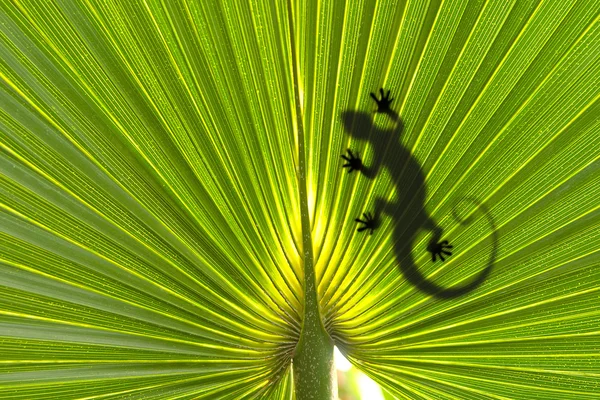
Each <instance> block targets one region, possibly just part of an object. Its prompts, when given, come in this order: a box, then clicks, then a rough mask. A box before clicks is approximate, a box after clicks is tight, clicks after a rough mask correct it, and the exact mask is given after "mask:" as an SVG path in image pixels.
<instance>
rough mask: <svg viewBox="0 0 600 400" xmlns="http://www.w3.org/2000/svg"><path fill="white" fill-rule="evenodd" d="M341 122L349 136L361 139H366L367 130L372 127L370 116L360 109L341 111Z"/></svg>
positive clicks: (367, 135)
mask: <svg viewBox="0 0 600 400" xmlns="http://www.w3.org/2000/svg"><path fill="white" fill-rule="evenodd" d="M342 123H343V124H344V128H345V129H346V132H348V134H349V135H350V136H352V137H353V138H356V139H362V140H366V139H368V137H369V132H370V131H371V128H372V127H373V121H372V119H371V116H370V115H369V114H367V113H365V112H360V111H344V112H342Z"/></svg>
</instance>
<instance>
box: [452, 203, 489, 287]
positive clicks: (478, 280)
mask: <svg viewBox="0 0 600 400" xmlns="http://www.w3.org/2000/svg"><path fill="white" fill-rule="evenodd" d="M461 201H467V202H470V203H473V204H474V205H475V206H476V207H477V209H476V211H475V212H473V213H471V215H469V216H467V217H466V218H460V217H459V216H458V213H457V210H456V207H455V208H454V210H453V211H452V217H453V218H454V220H456V222H458V223H459V224H461V225H469V224H470V223H472V222H473V219H474V217H475V216H476V215H477V214H479V213H482V214H483V215H484V216H485V218H486V219H487V221H488V224H489V227H490V239H491V244H492V249H491V251H490V254H489V257H488V259H487V262H486V265H485V267H484V269H483V270H482V271H481V272H480V273H479V275H477V276H476V277H475V279H473V280H472V281H471V282H469V283H467V284H465V285H462V286H459V287H453V288H449V289H444V291H443V292H442V296H441V297H456V296H458V295H461V294H464V293H467V292H470V291H471V290H474V289H476V288H477V287H478V286H479V285H481V284H482V283H483V282H484V281H485V280H486V279H487V278H488V277H489V275H490V273H491V272H492V268H493V266H494V263H495V262H496V257H497V254H498V230H497V228H496V223H495V222H494V218H493V217H492V214H491V213H490V211H489V210H488V208H487V207H486V206H485V205H484V204H482V203H481V202H479V201H478V200H477V199H475V198H473V197H465V198H463V199H462V200H461ZM444 295H445V296H444Z"/></svg>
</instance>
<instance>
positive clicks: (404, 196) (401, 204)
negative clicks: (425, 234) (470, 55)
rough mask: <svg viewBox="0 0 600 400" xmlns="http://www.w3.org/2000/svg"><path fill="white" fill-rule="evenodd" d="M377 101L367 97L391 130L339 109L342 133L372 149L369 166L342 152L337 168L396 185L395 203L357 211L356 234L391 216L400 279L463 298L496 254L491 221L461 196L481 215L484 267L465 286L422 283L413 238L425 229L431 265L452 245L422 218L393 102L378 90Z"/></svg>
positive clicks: (421, 190)
mask: <svg viewBox="0 0 600 400" xmlns="http://www.w3.org/2000/svg"><path fill="white" fill-rule="evenodd" d="M380 93H381V99H378V98H377V96H376V95H375V94H374V93H371V97H372V98H373V99H374V100H375V102H376V103H377V106H378V108H377V110H376V112H377V113H383V114H387V115H389V116H390V117H391V118H392V120H393V121H394V122H395V127H393V128H392V129H389V130H385V129H380V128H378V127H377V126H375V125H374V124H373V121H372V118H371V115H370V114H369V113H366V112H360V111H344V112H343V113H342V122H343V124H344V128H345V129H346V131H347V132H348V133H349V134H350V135H351V136H352V137H354V138H356V139H359V140H361V141H367V142H368V143H369V144H370V145H371V147H372V149H373V155H374V156H373V160H374V161H373V163H372V165H371V166H366V165H364V164H363V163H362V161H361V159H360V157H359V154H358V153H357V152H353V151H352V150H350V149H348V150H347V154H346V155H342V158H343V159H344V160H345V161H346V163H345V164H344V165H343V167H344V168H348V173H351V172H352V171H355V170H356V171H359V172H360V173H362V174H363V175H364V176H366V177H367V178H369V179H374V178H375V177H376V176H377V175H378V173H379V171H380V170H381V169H382V168H384V169H386V170H387V171H388V173H389V175H390V177H391V178H392V180H393V183H394V185H395V187H396V200H395V201H391V202H388V201H386V200H385V199H383V198H377V199H376V200H375V212H374V213H371V212H365V213H363V218H364V219H361V218H356V219H355V221H356V222H357V223H359V224H361V225H362V226H361V227H359V228H358V231H359V232H362V231H365V230H366V231H369V232H370V234H372V233H373V230H374V229H376V228H377V227H378V225H379V215H380V214H386V215H389V216H392V217H395V219H396V224H395V228H394V236H395V237H394V239H395V243H396V245H395V252H396V257H397V259H398V261H399V263H400V270H401V271H402V273H403V275H404V277H405V278H406V279H407V280H408V281H409V282H410V283H412V284H413V285H414V286H416V287H417V288H418V289H420V290H421V291H423V292H425V293H428V294H431V295H433V296H435V297H438V298H445V299H449V298H454V297H458V296H461V295H463V294H466V293H468V292H470V291H472V290H474V289H476V288H477V287H478V286H479V285H481V284H482V283H483V282H484V281H485V279H486V278H487V277H488V276H489V274H490V272H491V269H492V266H493V264H494V261H495V259H496V252H497V232H496V227H495V224H494V221H493V219H492V217H491V215H490V213H489V212H488V210H487V209H486V208H485V207H484V206H483V205H482V204H480V203H479V202H478V201H477V200H476V199H473V198H466V200H468V201H470V202H472V203H473V204H475V205H476V206H477V208H478V210H480V211H482V212H483V213H484V215H485V216H486V218H487V220H488V223H489V225H490V227H491V237H492V251H491V253H490V257H489V260H488V262H487V265H486V266H485V268H484V269H483V270H482V271H481V272H480V273H479V274H478V275H477V276H476V277H475V279H473V280H472V281H471V282H469V283H466V284H463V285H459V286H453V287H449V288H447V287H442V286H440V285H438V284H436V283H435V282H433V281H431V280H429V279H427V278H426V277H425V276H424V275H423V274H422V273H421V272H420V271H419V270H418V268H417V267H416V265H415V263H414V259H413V256H412V247H413V242H414V241H415V238H416V236H417V234H418V233H419V232H420V231H422V230H426V231H430V232H431V233H432V238H431V240H430V241H429V243H428V245H427V251H428V252H429V253H431V258H432V261H433V262H435V261H436V258H437V257H439V258H440V260H441V261H444V260H445V258H444V256H450V255H452V252H451V249H452V245H450V244H449V243H448V241H447V240H442V233H443V231H442V228H441V227H440V226H439V225H438V224H437V223H436V222H435V221H434V220H433V219H432V218H431V217H430V216H429V215H428V214H427V212H426V210H425V207H424V205H425V198H426V186H425V174H424V173H423V170H422V168H421V165H420V164H419V162H418V161H417V160H416V159H415V158H414V157H413V156H412V154H411V153H410V152H409V150H408V149H407V148H406V147H404V146H403V145H402V143H401V142H400V140H399V139H400V134H401V133H402V129H403V125H402V121H401V119H400V117H399V116H398V114H397V113H396V112H395V111H393V110H391V109H390V104H391V102H392V100H393V99H390V98H389V94H390V92H389V91H388V92H387V94H386V93H385V92H384V90H383V89H380ZM453 217H454V218H455V219H456V220H457V222H459V223H460V224H463V225H466V224H468V223H470V222H472V220H473V216H471V217H470V218H468V219H466V220H461V219H459V218H458V216H457V215H456V213H455V212H453Z"/></svg>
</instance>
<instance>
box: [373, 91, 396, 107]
mask: <svg viewBox="0 0 600 400" xmlns="http://www.w3.org/2000/svg"><path fill="white" fill-rule="evenodd" d="M379 93H381V99H378V98H377V96H376V95H375V93H373V92H371V97H372V98H373V100H375V103H377V112H385V111H389V109H390V104H392V100H394V99H390V91H389V90H388V92H387V94H385V92H384V90H383V88H381V89H379Z"/></svg>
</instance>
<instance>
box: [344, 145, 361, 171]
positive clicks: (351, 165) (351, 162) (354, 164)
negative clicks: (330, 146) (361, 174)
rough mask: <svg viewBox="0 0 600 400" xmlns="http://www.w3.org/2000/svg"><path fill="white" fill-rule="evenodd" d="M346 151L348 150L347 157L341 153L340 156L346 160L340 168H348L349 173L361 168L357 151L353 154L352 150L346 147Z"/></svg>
mask: <svg viewBox="0 0 600 400" xmlns="http://www.w3.org/2000/svg"><path fill="white" fill-rule="evenodd" d="M346 151H347V152H348V157H346V156H345V155H343V154H342V158H343V159H344V160H346V161H348V162H347V163H346V164H344V165H343V166H342V168H348V173H350V172H352V171H354V170H361V169H362V161H360V158H358V153H356V155H354V154H352V150H350V149H348V150H346Z"/></svg>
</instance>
